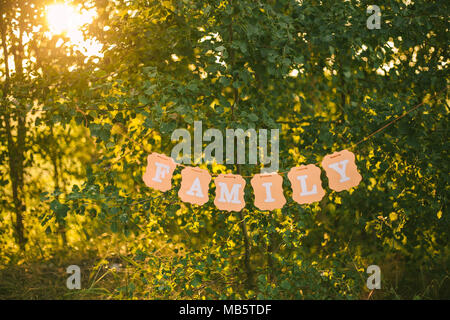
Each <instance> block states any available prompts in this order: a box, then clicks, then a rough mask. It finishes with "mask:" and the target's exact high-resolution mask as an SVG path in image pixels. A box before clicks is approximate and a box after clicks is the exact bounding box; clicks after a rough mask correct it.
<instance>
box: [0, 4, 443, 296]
mask: <svg viewBox="0 0 450 320" xmlns="http://www.w3.org/2000/svg"><path fill="white" fill-rule="evenodd" d="M371 2H372V1H365V0H350V1H329V0H322V1H316V0H280V1H272V0H268V1H255V0H239V1H237V0H228V1H223V0H207V1H197V0H168V1H160V0H154V1H153V0H111V1H106V0H73V1H65V6H71V7H70V8H73V10H74V11H73V12H79V13H80V14H81V15H82V16H83V15H84V16H86V15H88V13H89V12H90V13H92V15H90V16H92V19H91V20H89V21H87V22H85V23H84V24H83V25H81V26H80V27H79V32H80V35H79V37H81V38H82V40H83V41H81V42H79V43H76V41H75V40H74V39H75V38H74V36H73V34H71V33H70V32H67V30H66V32H62V33H58V32H56V31H54V30H53V31H52V25H51V23H49V20H48V12H49V6H51V5H54V1H50V0H48V1H47V0H2V1H0V16H1V19H0V33H1V48H0V53H1V54H0V90H1V91H0V108H1V109H0V123H1V125H0V136H1V140H0V141H1V144H0V169H1V175H0V195H1V199H2V200H1V202H0V207H1V211H0V261H2V263H1V264H2V265H4V266H5V267H0V279H1V277H2V273H3V274H4V275H6V274H7V272H11V271H10V270H11V268H13V267H17V266H21V265H23V264H24V263H27V262H30V263H31V261H34V262H37V263H38V264H39V263H40V264H45V263H47V262H48V261H53V262H54V261H56V262H54V263H55V264H56V265H58V266H62V267H63V268H64V269H65V268H66V267H67V265H68V264H70V263H67V261H68V259H70V257H72V260H73V259H74V257H78V259H80V261H81V260H83V259H82V258H81V257H90V258H89V259H87V258H86V259H87V262H86V263H87V265H89V267H87V266H86V270H88V271H87V272H90V273H91V277H90V279H89V280H88V279H86V281H87V282H86V285H85V286H84V288H85V289H84V290H81V291H80V292H79V293H78V295H82V294H86V295H96V296H100V297H110V298H111V297H112V298H151V299H153V298H196V299H197V298H198V299H200V298H206V299H229V298H237V299H241V298H242V299H244V298H246V299H359V298H367V297H369V298H370V297H372V298H373V297H374V298H380V299H381V298H417V297H418V298H449V293H450V292H449V288H450V286H449V271H448V263H449V248H448V240H449V239H448V235H449V229H450V228H449V226H450V220H449V217H448V212H447V211H446V210H447V209H448V192H449V185H448V172H449V167H448V164H449V155H448V150H449V149H450V145H449V141H448V138H447V137H448V136H447V133H448V132H447V130H448V100H447V87H448V62H449V53H448V17H447V16H448V12H450V10H449V9H450V8H449V3H447V2H446V1H425V0H418V1H400V0H395V1H378V2H377V5H378V6H379V7H380V9H381V26H380V28H379V29H368V28H367V19H368V18H369V14H368V13H367V7H368V6H369V5H372V3H371ZM68 12H69V13H70V12H72V11H68ZM61 14H64V11H61ZM73 17H74V16H72V18H73ZM69 18H70V16H64V17H63V21H64V19H69ZM53 27H54V26H53ZM89 41H90V42H89ZM93 44H96V47H95V48H97V49H98V50H93V49H92V48H93ZM88 48H91V49H92V50H91V51H89V50H87V49H88ZM405 112H408V113H407V114H405ZM399 116H400V117H401V118H400V119H398V121H395V122H394V123H392V124H390V122H392V120H394V119H396V117H399ZM198 120H201V121H202V123H203V126H204V128H216V129H219V130H220V131H222V132H225V129H226V128H233V129H237V128H241V129H243V130H247V129H249V128H255V129H279V132H280V171H283V172H285V171H288V170H289V168H291V167H294V166H296V165H299V164H308V163H317V162H320V161H321V160H322V158H323V157H324V156H325V155H327V154H330V153H332V152H334V151H339V150H342V149H349V150H352V151H353V152H354V153H355V155H356V163H357V166H358V170H359V172H360V173H361V175H362V181H361V183H360V185H359V186H358V187H357V188H354V189H352V190H350V191H344V192H339V193H337V192H333V191H332V190H330V189H329V188H328V187H327V186H326V183H325V184H324V187H325V188H326V195H325V197H324V198H323V199H322V200H321V201H320V202H318V203H314V204H311V205H299V204H297V203H296V202H294V201H293V200H292V197H291V194H292V192H291V191H290V183H289V181H288V179H286V178H285V179H284V181H283V190H284V192H285V195H286V199H287V203H286V205H285V206H284V207H283V208H282V209H280V210H274V211H261V210H259V209H257V208H256V207H255V206H254V205H253V194H252V192H251V190H250V189H249V188H247V187H246V191H245V200H246V207H245V208H244V209H243V210H242V211H241V212H232V213H229V212H224V211H220V210H218V209H217V208H216V207H215V206H214V203H213V197H212V192H210V200H209V201H208V202H207V203H206V204H205V205H203V206H197V205H190V204H187V203H183V202H181V201H180V199H179V198H178V195H177V190H178V188H179V185H180V179H181V176H180V169H179V168H177V169H176V171H175V175H174V182H173V184H174V186H175V187H174V188H172V189H171V190H169V191H167V192H165V193H162V192H159V191H155V190H152V189H150V188H147V187H146V186H145V184H144V183H143V181H142V175H143V173H144V170H145V165H146V159H147V156H148V154H150V153H152V152H158V153H163V154H166V155H170V152H171V149H172V147H173V146H174V144H175V143H176V142H173V141H171V134H172V132H173V131H174V130H175V129H177V128H186V129H188V130H189V131H191V132H193V126H194V121H198ZM387 124H389V126H386V125H387ZM384 126H386V127H384ZM379 129H382V130H380V131H377V130H379ZM372 133H373V135H372ZM205 145H206V142H205ZM202 167H203V168H207V169H208V170H209V171H210V172H211V173H221V172H233V173H239V174H242V175H243V176H250V175H252V174H255V173H259V171H260V169H261V166H260V165H250V164H237V165H227V164H224V165H210V164H208V165H202ZM322 176H323V177H325V175H324V173H322ZM246 179H247V183H248V181H249V179H248V178H246ZM324 179H325V178H324ZM248 184H249V183H248ZM87 253H89V254H87ZM83 261H84V260H83ZM114 261H120V262H121V263H122V264H123V265H125V266H127V268H128V269H127V270H128V272H127V274H126V276H125V275H123V274H121V273H116V272H115V271H114V270H113V269H111V268H109V269H106V267H107V266H108V265H110V263H112V262H114ZM369 265H379V266H380V268H381V270H382V279H383V283H382V286H383V287H382V289H381V290H377V291H376V292H370V290H368V289H367V287H366V279H367V273H366V269H367V267H368V266H369ZM2 268H3V269H2ZM99 272H102V274H104V275H106V276H105V278H104V279H103V277H102V279H103V280H101V281H107V282H106V283H104V282H101V281H100V280H99V278H98V276H96V274H97V275H98V273H99ZM125 277H126V280H125ZM105 279H106V280H105ZM0 282H1V281H0ZM60 285H61V287H63V286H64V282H61V284H60ZM86 286H87V287H88V288H89V289H86ZM4 288H6V289H5V290H3V291H4V292H5V293H2V284H1V283H0V296H1V297H9V296H8V292H10V291H14V290H13V289H11V288H10V289H8V288H9V287H7V286H6V285H5V287H4ZM94 289H95V290H94ZM8 290H10V291H8ZM61 290H62V291H63V292H67V289H61ZM69 297H71V296H69Z"/></svg>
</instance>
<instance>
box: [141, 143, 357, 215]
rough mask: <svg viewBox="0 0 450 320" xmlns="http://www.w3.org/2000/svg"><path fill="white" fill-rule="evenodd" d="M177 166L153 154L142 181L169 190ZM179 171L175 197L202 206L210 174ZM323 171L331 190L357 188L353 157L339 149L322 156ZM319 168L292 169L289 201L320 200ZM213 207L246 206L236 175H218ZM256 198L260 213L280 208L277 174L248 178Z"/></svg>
mask: <svg viewBox="0 0 450 320" xmlns="http://www.w3.org/2000/svg"><path fill="white" fill-rule="evenodd" d="M176 165H177V164H176V163H175V161H174V160H173V159H172V158H170V157H168V156H166V155H162V154H158V153H152V154H151V155H149V156H148V157H147V169H146V171H145V173H144V176H143V180H144V182H145V184H146V185H147V186H148V187H151V188H153V189H156V190H160V191H163V192H164V191H168V190H170V189H171V181H172V175H173V171H174V169H175V166H176ZM183 167H184V169H183V170H182V171H181V187H180V190H179V191H178V196H179V197H180V199H181V200H182V201H183V202H188V203H192V204H197V205H203V204H205V203H206V202H207V201H208V200H209V197H208V191H209V184H210V181H211V175H210V174H209V172H208V170H205V169H200V168H197V167H186V166H183ZM322 168H324V169H325V172H326V174H327V177H328V182H329V186H330V189H332V190H335V191H338V192H340V191H343V190H349V189H351V188H353V187H356V186H358V184H359V183H360V182H361V180H362V177H361V175H360V174H359V172H358V169H357V167H356V163H355V155H354V154H353V153H352V152H350V151H348V150H342V151H339V152H335V153H333V154H331V155H327V156H325V158H324V159H323V161H322ZM320 174H321V170H320V168H319V167H317V166H315V165H313V164H309V165H306V166H305V165H303V166H300V167H294V168H292V169H291V170H290V171H289V174H288V177H289V180H290V182H291V186H292V198H293V199H294V201H296V202H297V203H299V204H309V203H314V202H318V201H320V200H321V199H322V198H323V197H324V195H325V190H324V189H323V188H322V181H321V178H320ZM214 183H215V185H216V195H215V199H214V204H215V206H216V207H217V208H218V209H219V210H225V211H236V212H239V211H241V210H242V209H243V208H244V207H245V200H244V194H245V193H244V188H245V185H246V181H245V179H244V178H243V177H242V176H241V175H239V174H219V175H218V176H217V177H216V178H215V179H214ZM251 185H252V187H253V191H254V195H255V206H256V207H257V208H258V209H260V210H275V209H281V208H282V207H283V206H284V205H285V203H286V199H285V197H284V194H283V178H282V177H281V175H279V174H278V173H276V172H273V173H266V174H255V175H254V176H253V177H252V179H251Z"/></svg>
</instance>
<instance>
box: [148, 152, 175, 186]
mask: <svg viewBox="0 0 450 320" xmlns="http://www.w3.org/2000/svg"><path fill="white" fill-rule="evenodd" d="M176 166H177V165H176V163H175V161H173V159H172V158H171V157H168V156H166V155H163V154H159V153H155V152H154V153H152V154H150V155H149V156H148V157H147V168H146V169H145V173H144V176H143V177H142V179H143V180H144V182H145V185H146V186H147V187H150V188H153V189H156V190H160V191H167V190H170V189H171V188H172V174H173V171H174V170H175V168H176Z"/></svg>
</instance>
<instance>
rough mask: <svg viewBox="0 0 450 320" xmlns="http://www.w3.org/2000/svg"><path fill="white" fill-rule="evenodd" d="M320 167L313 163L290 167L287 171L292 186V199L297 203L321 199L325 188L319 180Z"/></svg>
mask: <svg viewBox="0 0 450 320" xmlns="http://www.w3.org/2000/svg"><path fill="white" fill-rule="evenodd" d="M320 172H321V171H320V168H319V167H316V166H315V165H313V164H308V165H307V166H304V165H303V166H300V167H294V168H292V169H291V170H290V171H289V173H288V178H289V181H290V182H291V186H292V199H294V201H295V202H297V203H299V204H305V203H313V202H317V201H320V200H322V198H323V196H324V195H325V190H323V188H322V181H321V180H320Z"/></svg>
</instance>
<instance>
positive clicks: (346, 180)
mask: <svg viewBox="0 0 450 320" xmlns="http://www.w3.org/2000/svg"><path fill="white" fill-rule="evenodd" d="M322 167H323V168H324V169H325V171H326V173H327V177H328V184H329V186H330V189H333V190H334V191H342V190H348V189H350V188H353V187H356V186H357V185H358V184H359V183H360V182H361V180H362V177H361V175H360V174H359V172H358V168H357V167H356V164H355V155H354V154H353V153H352V152H350V151H347V150H342V151H339V152H335V153H333V154H329V155H327V156H325V158H323V160H322Z"/></svg>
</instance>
